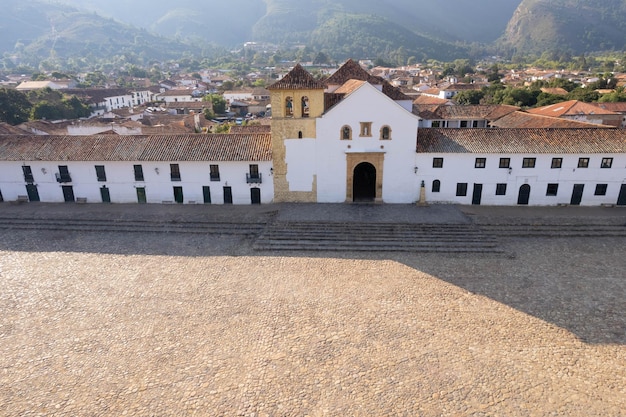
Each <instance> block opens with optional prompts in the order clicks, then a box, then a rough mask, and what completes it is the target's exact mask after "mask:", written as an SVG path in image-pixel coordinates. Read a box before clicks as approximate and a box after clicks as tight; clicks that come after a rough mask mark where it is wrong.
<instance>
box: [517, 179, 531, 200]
mask: <svg viewBox="0 0 626 417" xmlns="http://www.w3.org/2000/svg"><path fill="white" fill-rule="evenodd" d="M529 200H530V185H528V184H524V185H522V186H521V187H519V194H518V195H517V204H521V205H527V204H528V201H529Z"/></svg>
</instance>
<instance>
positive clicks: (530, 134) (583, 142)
mask: <svg viewBox="0 0 626 417" xmlns="http://www.w3.org/2000/svg"><path fill="white" fill-rule="evenodd" d="M417 152H430V153H433V152H436V153H495V154H500V153H518V154H545V153H561V154H574V153H586V154H594V153H624V152H626V130H624V129H602V128H600V129H425V128H421V129H419V131H418V133H417Z"/></svg>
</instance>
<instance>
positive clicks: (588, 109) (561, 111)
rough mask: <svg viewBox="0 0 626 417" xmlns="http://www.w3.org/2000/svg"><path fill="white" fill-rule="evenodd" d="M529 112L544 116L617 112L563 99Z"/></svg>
mask: <svg viewBox="0 0 626 417" xmlns="http://www.w3.org/2000/svg"><path fill="white" fill-rule="evenodd" d="M528 113H532V114H541V115H543V116H551V117H561V116H564V115H578V114H617V113H614V112H612V111H609V110H605V109H602V110H600V108H599V107H597V106H594V105H592V104H590V103H584V102H582V101H578V100H569V101H563V102H560V103H556V104H550V105H549V106H543V107H538V108H536V109H528Z"/></svg>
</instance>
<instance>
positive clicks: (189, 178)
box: [0, 161, 274, 204]
mask: <svg viewBox="0 0 626 417" xmlns="http://www.w3.org/2000/svg"><path fill="white" fill-rule="evenodd" d="M173 163H178V164H179V167H180V176H181V181H172V180H171V178H170V162H146V161H141V162H71V161H70V162H68V161H63V162H42V161H30V162H29V161H27V162H25V163H22V162H6V161H5V162H2V163H0V191H1V192H2V195H3V198H4V200H5V201H15V200H17V198H18V196H21V195H26V194H27V193H26V182H25V181H24V175H23V172H22V165H29V166H30V167H31V170H32V172H33V177H34V180H35V181H34V184H36V185H37V190H38V192H39V197H40V200H41V202H51V203H56V202H63V201H64V197H63V191H62V188H61V186H62V185H71V186H72V187H73V191H74V196H75V197H76V198H86V199H87V203H100V202H102V199H101V195H100V187H102V186H103V185H106V186H107V188H108V189H109V193H110V196H111V202H112V203H137V190H136V188H137V187H144V188H145V190H146V198H147V202H148V203H163V202H173V201H174V191H173V187H174V186H181V187H183V198H184V203H186V204H188V203H191V202H195V203H198V204H201V203H203V201H204V198H203V194H202V187H203V186H209V187H211V203H212V204H223V203H224V193H223V187H224V186H230V187H232V196H233V204H250V203H251V197H250V189H251V188H253V187H258V188H260V189H261V203H262V204H265V203H271V202H272V201H273V198H274V185H273V181H272V177H271V170H270V168H271V167H272V163H271V162H210V161H207V162H175V161H174V162H173ZM135 164H137V165H142V167H143V174H144V181H135V174H134V169H133V165H135ZM211 164H217V165H219V168H220V181H211V180H210V167H209V166H210V165H211ZM250 164H257V165H258V166H259V173H261V175H262V183H261V184H248V183H247V182H246V173H248V172H249V165H250ZM59 165H67V166H68V169H69V173H70V176H71V178H72V182H71V183H64V184H60V183H58V182H57V181H56V177H55V173H57V172H59V169H58V166H59ZM96 165H104V166H105V172H106V182H101V181H98V180H97V176H96V169H95V166H96ZM157 171H158V172H157Z"/></svg>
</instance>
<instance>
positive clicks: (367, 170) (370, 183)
mask: <svg viewBox="0 0 626 417" xmlns="http://www.w3.org/2000/svg"><path fill="white" fill-rule="evenodd" d="M352 199H353V200H352V201H374V200H375V199H376V167H375V166H374V165H372V164H370V163H369V162H361V163H360V164H358V165H357V166H355V167H354V175H353V182H352Z"/></svg>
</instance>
